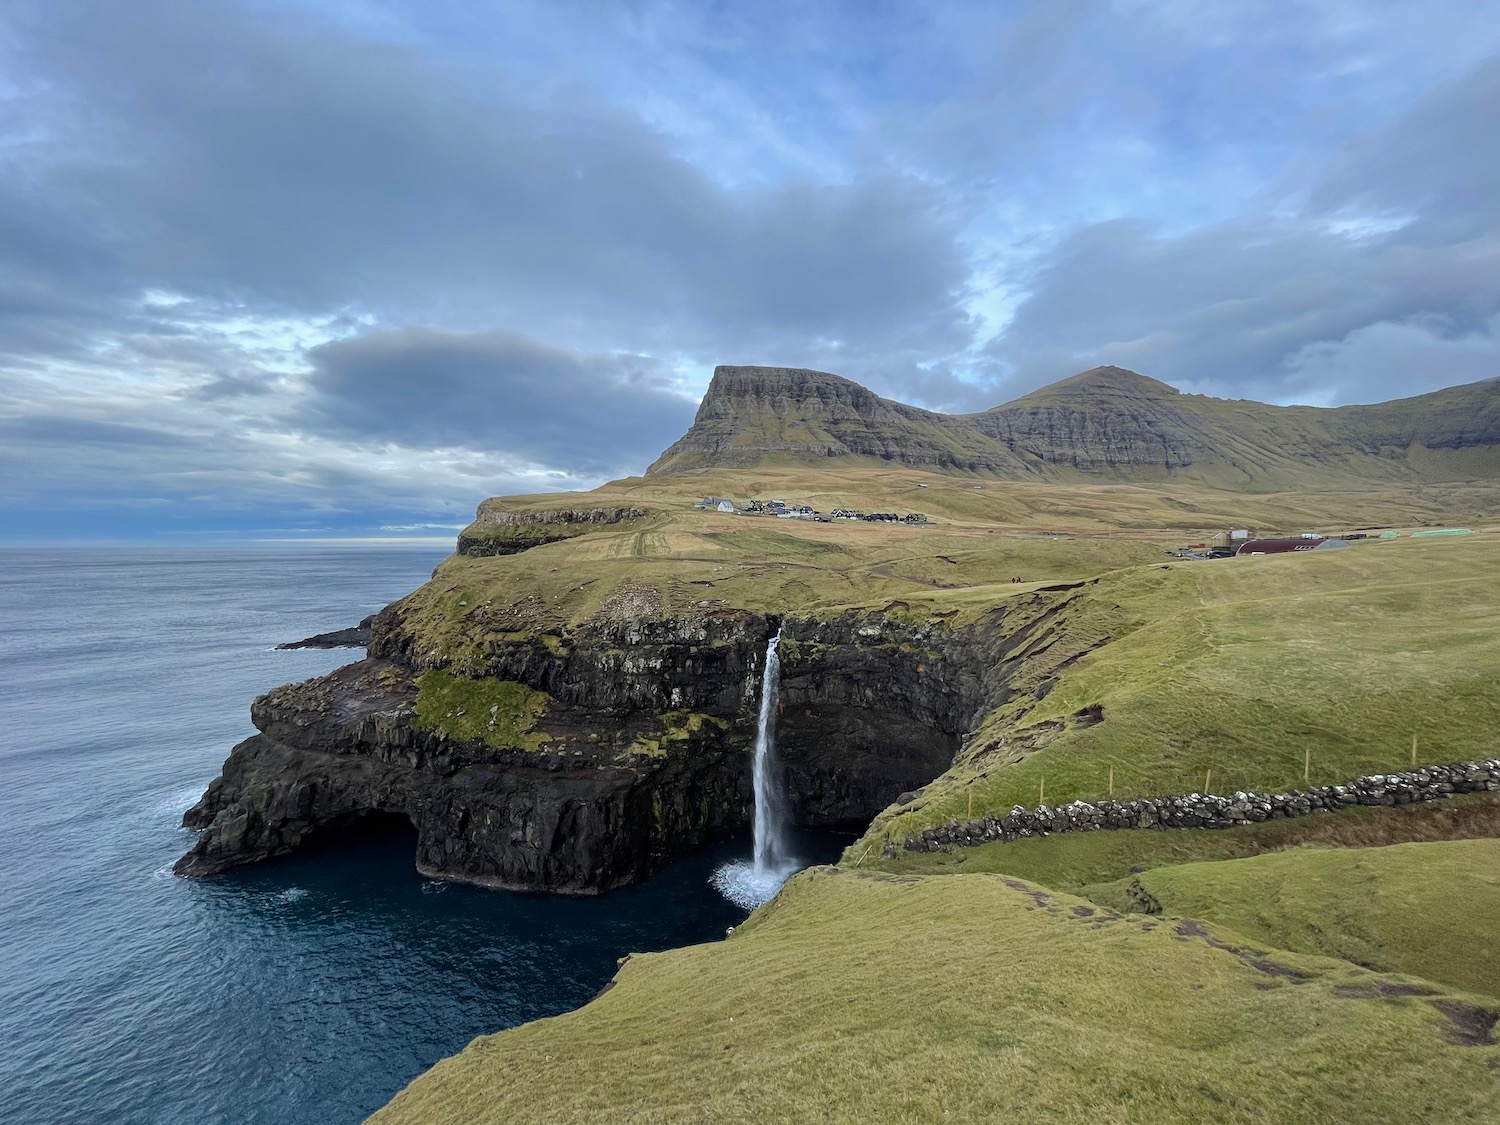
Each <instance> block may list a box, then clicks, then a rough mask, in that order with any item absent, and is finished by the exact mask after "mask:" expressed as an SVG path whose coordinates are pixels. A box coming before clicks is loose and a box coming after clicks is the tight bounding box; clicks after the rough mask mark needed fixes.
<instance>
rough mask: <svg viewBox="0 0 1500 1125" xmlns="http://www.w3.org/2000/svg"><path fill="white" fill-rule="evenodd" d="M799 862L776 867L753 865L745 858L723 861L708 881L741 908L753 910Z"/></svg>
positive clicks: (782, 881) (770, 894) (768, 896)
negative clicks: (724, 862) (730, 861)
mask: <svg viewBox="0 0 1500 1125" xmlns="http://www.w3.org/2000/svg"><path fill="white" fill-rule="evenodd" d="M799 866H800V865H799V864H798V863H797V862H796V861H795V860H792V861H790V862H788V863H785V864H783V865H782V866H780V867H757V866H755V864H754V863H751V862H749V861H748V860H743V859H738V860H735V861H734V862H732V863H726V864H724V865H723V866H722V867H720V868H719V869H718V870H717V871H715V872H714V873H713V875H712V876H711V877H710V878H709V880H708V881H709V883H710V884H712V885H713V888H714V889H715V890H716V891H718V892H719V893H720V894H721V895H723V896H724V897H725V898H727V899H728V900H729V901H730V902H732V903H734V904H735V905H736V906H738V907H742V908H743V909H745V910H754V909H755V908H756V907H757V906H759V905H760V904H761V903H763V902H769V901H770V899H771V896H772V895H774V894H775V893H776V892H777V891H779V890H781V885H782V884H783V883H785V882H786V881H787V880H788V879H790V878H791V877H792V876H793V875H795V874H796V873H797V869H798V867H799Z"/></svg>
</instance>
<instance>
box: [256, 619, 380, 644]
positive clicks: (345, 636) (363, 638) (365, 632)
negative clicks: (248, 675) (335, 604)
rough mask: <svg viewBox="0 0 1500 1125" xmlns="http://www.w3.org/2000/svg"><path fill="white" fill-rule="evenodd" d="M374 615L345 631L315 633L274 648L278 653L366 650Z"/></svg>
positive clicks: (335, 630)
mask: <svg viewBox="0 0 1500 1125" xmlns="http://www.w3.org/2000/svg"><path fill="white" fill-rule="evenodd" d="M374 621H375V615H374V614H373V613H372V614H370V615H369V616H368V617H366V618H364V619H363V620H362V621H361V622H360V623H359V624H358V625H351V626H349V628H347V629H334V630H333V631H332V632H328V633H315V634H313V635H312V636H311V637H303V638H302V639H301V640H300V641H287V642H286V643H285V644H279V645H277V646H276V648H277V649H278V651H284V650H288V649H298V648H367V647H369V644H370V626H371V625H372V624H374Z"/></svg>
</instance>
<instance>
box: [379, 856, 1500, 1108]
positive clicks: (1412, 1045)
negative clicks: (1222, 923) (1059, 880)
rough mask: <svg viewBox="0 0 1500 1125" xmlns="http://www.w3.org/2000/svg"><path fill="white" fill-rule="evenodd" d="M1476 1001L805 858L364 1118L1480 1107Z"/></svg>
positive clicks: (994, 889)
mask: <svg viewBox="0 0 1500 1125" xmlns="http://www.w3.org/2000/svg"><path fill="white" fill-rule="evenodd" d="M1493 1006H1494V1004H1493V1002H1492V1001H1489V1000H1486V999H1484V998H1483V997H1478V996H1474V995H1469V994H1464V993H1462V992H1455V991H1453V990H1451V989H1447V988H1443V987H1439V986H1434V985H1431V984H1428V983H1424V982H1420V981H1416V980H1412V979H1410V978H1398V977H1392V976H1388V975H1383V974H1377V973H1372V972H1368V971H1366V970H1363V969H1360V968H1357V967H1355V966H1353V965H1351V964H1349V963H1347V962H1341V961H1335V960H1330V959H1326V958H1320V957H1312V956H1306V955H1301V954H1294V953H1289V952H1282V951H1278V950H1275V949H1273V948H1271V947H1269V946H1267V945H1263V944H1258V943H1256V942H1254V941H1251V940H1248V939H1246V938H1245V937H1243V936H1241V935H1239V934H1236V933H1234V932H1233V931H1232V930H1228V929H1221V928H1219V927H1217V926H1213V925H1205V924H1203V923H1200V922H1194V921H1182V920H1176V919H1172V918H1167V917H1143V916H1139V915H1125V914H1120V913H1116V912H1114V911H1112V910H1108V909H1106V908H1102V907H1100V906H1098V905H1096V904H1094V903H1090V902H1088V901H1086V900H1084V899H1081V898H1076V897H1073V896H1069V895H1064V894H1058V893H1055V892H1050V891H1046V890H1044V889H1042V888H1040V887H1036V886H1034V885H1032V884H1027V883H1024V882H1022V881H1020V880H1017V879H1013V878H1008V877H1004V876H987V875H968V876H946V877H932V876H930V877H921V878H902V877H892V876H870V875H862V874H859V873H855V872H848V871H841V870H838V869H829V868H817V869H814V870H812V871H810V872H807V873H805V874H803V875H801V876H799V877H798V878H796V879H795V880H793V882H792V883H791V884H789V885H788V886H787V887H786V888H785V889H784V890H783V892H782V894H781V895H780V896H779V897H778V898H777V899H776V900H775V901H774V902H773V903H772V904H770V905H769V906H768V907H766V908H763V909H762V910H761V911H759V912H758V913H757V914H756V915H755V916H754V917H752V919H751V920H750V921H749V922H748V923H747V924H746V925H744V926H743V927H741V928H740V930H739V931H738V932H737V933H736V934H735V935H734V936H733V937H732V938H731V939H730V940H729V941H727V942H724V943H718V944H713V945H704V946H696V947H693V948H689V949H681V950H676V951H673V952H670V953H663V954H653V955H648V956H644V957H632V958H631V959H630V960H629V961H628V962H627V963H626V964H625V966H624V968H623V969H622V970H621V972H620V973H619V975H618V977H617V979H616V984H615V986H614V987H613V988H611V989H610V990H609V991H607V992H605V993H604V994H603V995H601V996H600V997H599V998H598V999H596V1000H595V1001H594V1002H593V1003H591V1004H589V1005H588V1006H586V1007H585V1008H582V1009H580V1010H579V1011H577V1012H573V1013H570V1014H568V1015H564V1016H560V1017H557V1018H556V1019H550V1020H541V1021H538V1022H536V1023H532V1024H528V1025H526V1026H524V1027H521V1028H517V1029H515V1030H513V1031H509V1032H505V1033H503V1034H501V1035H496V1036H487V1037H483V1038H480V1039H478V1040H476V1041H475V1042H474V1043H473V1044H472V1045H471V1046H470V1047H469V1048H468V1049H467V1050H465V1051H464V1052H463V1053H462V1054H460V1055H458V1056H455V1057H454V1058H451V1059H447V1060H445V1061H443V1062H441V1063H439V1064H438V1065H437V1066H436V1067H434V1068H433V1069H432V1070H431V1071H429V1072H428V1073H427V1074H425V1075H424V1076H422V1077H421V1078H419V1079H418V1080H417V1081H415V1082H414V1083H412V1085H411V1086H409V1087H408V1088H407V1089H406V1090H405V1091H403V1092H402V1093H401V1094H399V1095H398V1096H397V1097H396V1099H395V1100H394V1101H393V1102H392V1103H391V1104H390V1105H389V1106H388V1107H387V1108H386V1109H384V1110H382V1111H381V1112H380V1113H378V1114H376V1115H375V1116H374V1117H373V1118H372V1119H371V1120H372V1122H375V1123H376V1125H406V1123H412V1125H415V1123H417V1122H420V1123H422V1125H441V1123H445V1122H452V1123H460V1122H461V1123H464V1125H479V1123H483V1122H502V1121H528V1122H537V1123H543V1122H597V1121H617V1122H622V1123H627V1122H652V1123H662V1125H665V1123H678V1122H681V1123H684V1125H685V1123H688V1122H702V1121H765V1122H773V1121H774V1122H783V1121H786V1122H791V1121H799V1122H800V1121H827V1122H860V1123H864V1122H871V1121H880V1122H891V1123H900V1122H930V1121H945V1120H953V1121H1015V1122H1048V1123H1049V1125H1051V1123H1062V1125H1066V1123H1070V1122H1077V1123H1080V1125H1084V1123H1087V1125H1095V1123H1097V1122H1100V1121H1121V1122H1123V1121H1144V1120H1150V1121H1160V1122H1166V1123H1172V1122H1182V1123H1189V1122H1191V1123H1198V1122H1202V1121H1206V1120H1213V1121H1219V1122H1229V1123H1237V1122H1244V1123H1247V1125H1248V1123H1250V1122H1255V1123H1264V1122H1267V1121H1273V1122H1297V1123H1299V1125H1320V1123H1328V1125H1332V1123H1335V1122H1347V1121H1359V1122H1364V1123H1370V1125H1374V1123H1380V1122H1390V1123H1397V1122H1400V1123H1403V1125H1404V1123H1407V1122H1411V1121H1419V1120H1423V1121H1495V1120H1496V1119H1497V1111H1496V1109H1495V1107H1494V1104H1493V1094H1494V1089H1495V1077H1494V1075H1495V1067H1496V1065H1497V1064H1500V1047H1496V1046H1493V1045H1491V1046H1476V1045H1472V1043H1473V1041H1474V1040H1475V1039H1476V1035H1477V1029H1478V1028H1479V1027H1480V1025H1482V1024H1483V1023H1484V1021H1485V1020H1486V1018H1488V1017H1487V1015H1486V1013H1487V1012H1489V1011H1490V1009H1491V1008H1492V1007H1493ZM1478 1038H1480V1039H1482V1038H1483V1036H1482V1035H1480V1036H1478Z"/></svg>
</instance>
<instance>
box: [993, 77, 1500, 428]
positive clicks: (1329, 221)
mask: <svg viewBox="0 0 1500 1125" xmlns="http://www.w3.org/2000/svg"><path fill="white" fill-rule="evenodd" d="M1497 81H1500V61H1490V62H1486V63H1484V64H1481V65H1480V66H1479V67H1478V68H1476V69H1475V71H1474V72H1473V73H1471V74H1470V75H1468V76H1466V77H1465V78H1464V79H1463V80H1462V81H1460V82H1458V83H1456V84H1454V85H1453V86H1452V87H1450V88H1447V89H1443V90H1441V91H1438V92H1437V93H1435V94H1434V95H1433V96H1432V97H1431V98H1430V99H1428V100H1427V101H1424V102H1423V103H1421V104H1419V105H1418V106H1416V107H1414V109H1413V110H1412V112H1411V113H1410V114H1409V115H1408V116H1407V117H1406V118H1404V119H1403V120H1400V121H1398V122H1396V123H1395V124H1393V125H1392V126H1391V127H1390V128H1388V129H1386V130H1384V131H1382V132H1381V133H1380V134H1378V135H1376V136H1373V137H1370V138H1368V139H1366V140H1364V141H1362V142H1360V143H1359V144H1357V145H1354V146H1351V147H1350V148H1349V149H1348V150H1346V151H1343V152H1340V153H1336V154H1334V155H1333V157H1332V158H1331V159H1330V161H1329V162H1328V164H1327V166H1326V168H1325V172H1324V174H1323V178H1322V179H1321V180H1320V181H1319V182H1318V183H1317V184H1316V185H1314V187H1313V189H1312V190H1310V191H1309V192H1308V195H1307V198H1308V199H1309V203H1308V206H1307V207H1306V208H1305V209H1304V210H1303V211H1302V212H1301V213H1299V214H1295V215H1290V216H1272V215H1261V216H1249V217H1245V218H1241V219H1237V220H1235V221H1232V222H1226V223H1220V224H1216V225H1213V226H1209V227H1203V228H1199V229H1196V230H1192V231H1190V232H1187V233H1185V234H1175V235H1174V234H1168V233H1164V232H1162V231H1161V230H1160V229H1159V228H1157V227H1156V226H1154V225H1152V224H1148V223H1144V222H1139V221H1129V220H1118V221H1113V222H1107V223H1098V224H1094V225H1091V226H1088V227H1084V228H1081V229H1079V230H1077V231H1075V232H1074V233H1072V234H1071V235H1070V236H1069V237H1067V238H1065V239H1064V240H1062V242H1061V243H1060V244H1059V245H1058V246H1057V247H1056V248H1055V249H1054V250H1053V251H1052V252H1051V253H1050V254H1049V255H1047V256H1046V258H1045V259H1044V261H1043V263H1042V264H1041V265H1040V266H1039V267H1037V268H1035V270H1034V272H1033V273H1032V274H1031V276H1030V277H1029V278H1028V279H1027V284H1028V285H1029V288H1030V294H1029V296H1028V297H1027V299H1026V300H1025V301H1024V302H1023V303H1022V304H1021V305H1020V307H1019V308H1018V310H1017V312H1016V315H1015V317H1014V319H1013V320H1012V322H1011V323H1010V325H1008V327H1007V328H1006V330H1005V331H1004V333H1003V334H1001V335H1000V336H999V337H998V338H997V339H996V340H994V341H992V343H991V344H990V346H989V349H988V351H989V354H990V356H991V357H993V358H994V359H996V360H997V361H1000V362H1003V363H1004V364H1005V365H1007V366H1008V367H1009V369H1010V370H1011V371H1012V372H1013V374H1014V378H1015V382H1016V384H1017V385H1019V386H1022V387H1032V386H1036V385H1039V384H1040V383H1043V382H1046V381H1048V380H1050V379H1054V378H1056V377H1057V375H1058V373H1059V372H1061V371H1067V370H1076V369H1079V368H1082V367H1087V366H1090V365H1092V364H1094V363H1101V362H1110V363H1119V364H1122V365H1126V366H1131V367H1135V368H1137V369H1139V370H1142V371H1144V372H1147V373H1149V374H1152V375H1155V376H1157V377H1158V378H1162V379H1165V380H1167V381H1168V382H1172V383H1175V384H1178V385H1186V386H1190V387H1193V388H1195V389H1199V390H1205V391H1208V392H1210V393H1215V394H1222V395H1226V396H1233V397H1258V398H1266V399H1271V400H1274V401H1312V402H1349V401H1370V400H1372V399H1374V398H1379V397H1383V396H1388V395H1399V394H1406V393H1414V392H1415V391H1418V390H1425V389H1430V388H1431V387H1433V386H1441V385H1444V384H1446V383H1451V382H1456V381H1460V380H1459V379H1457V378H1454V377H1452V376H1453V375H1455V374H1458V373H1460V372H1461V373H1462V375H1463V377H1465V378H1480V377H1484V376H1485V375H1486V374H1500V341H1497V339H1496V336H1495V333H1494V327H1495V324H1496V320H1495V317H1496V314H1497V313H1500V207H1497V205H1496V203H1495V197H1494V195H1493V192H1492V191H1486V190H1483V189H1482V183H1483V182H1490V181H1485V180H1484V177H1485V175H1487V174H1488V173H1485V172H1484V169H1486V168H1489V167H1491V166H1493V165H1495V163H1496V161H1497V160H1500V139H1497V137H1496V135H1495V134H1494V132H1493V130H1492V129H1489V128H1488V127H1487V126H1486V125H1485V123H1486V122H1487V121H1488V120H1489V117H1490V116H1491V115H1492V114H1493V105H1494V97H1495V93H1496V91H1497V89H1500V86H1497ZM1439 123H1445V124H1443V126H1442V127H1441V128H1440V127H1439ZM1435 133H1436V134H1437V135H1436V137H1435V136H1434V134H1435ZM1382 168H1385V169H1389V170H1390V174H1389V175H1385V176H1382V175H1380V174H1378V173H1379V171H1380V169H1382ZM1476 170H1477V171H1476ZM1413 209H1415V216H1414V221H1409V222H1407V223H1406V224H1405V225H1402V226H1399V227H1398V228H1397V229H1387V228H1382V227H1381V226H1380V225H1378V222H1371V223H1366V224H1365V225H1364V227H1363V229H1361V220H1362V219H1363V218H1368V219H1370V220H1379V219H1380V218H1382V217H1386V216H1389V215H1391V214H1394V213H1398V212H1408V213H1409V212H1412V211H1413ZM1412 217H1413V216H1412V215H1411V214H1408V218H1412ZM1395 340H1399V341H1401V344H1402V346H1401V347H1399V348H1396V349H1395V350H1392V351H1388V352H1386V353H1384V354H1383V355H1382V356H1380V357H1378V358H1377V356H1376V352H1377V350H1378V344H1377V342H1379V341H1387V342H1390V341H1395ZM1356 357H1359V358H1358V359H1356Z"/></svg>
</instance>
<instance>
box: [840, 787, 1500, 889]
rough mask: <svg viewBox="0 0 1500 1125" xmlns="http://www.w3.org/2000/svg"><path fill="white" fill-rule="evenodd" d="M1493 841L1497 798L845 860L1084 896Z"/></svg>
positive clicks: (1498, 828)
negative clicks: (1307, 848) (1185, 878)
mask: <svg viewBox="0 0 1500 1125" xmlns="http://www.w3.org/2000/svg"><path fill="white" fill-rule="evenodd" d="M1488 837H1500V795H1497V794H1493V793H1485V794H1469V795H1466V796H1462V797H1455V798H1454V799H1453V800H1451V801H1443V802H1439V803H1433V804H1422V805H1406V806H1403V807H1401V808H1350V809H1344V810H1343V811H1341V812H1339V813H1338V814H1337V815H1323V816H1305V817H1299V818H1297V819H1295V820H1268V821H1266V822H1265V823H1263V824H1247V825H1245V826H1243V827H1240V828H1234V829H1229V830H1225V831H1172V832H1165V831H1156V830H1153V829H1137V830H1132V831H1127V832H1065V833H1061V834H1059V835H1052V836H1033V837H1031V838H1030V839H1026V840H1016V841H1015V842H1013V843H1009V844H1003V843H999V842H995V843H989V844H982V845H980V846H978V847H973V848H953V849H951V850H949V851H944V852H899V853H897V855H896V856H895V858H893V859H889V860H880V859H878V857H877V854H876V853H874V852H870V853H868V854H867V855H866V856H865V858H864V859H861V858H860V853H858V852H856V853H855V854H854V855H853V857H852V858H850V857H848V856H846V859H848V860H849V862H851V863H855V862H857V863H858V865H859V867H861V868H874V867H878V868H879V869H880V870H882V871H888V872H893V873H896V874H941V873H952V872H973V871H987V872H998V873H1002V874H1006V875H1015V876H1017V877H1018V878H1021V879H1029V880H1031V881H1032V882H1034V883H1041V884H1043V885H1044V886H1048V887H1053V888H1055V889H1057V890H1060V891H1069V892H1071V893H1074V894H1081V893H1083V891H1084V888H1086V887H1088V886H1089V885H1091V884H1100V883H1108V882H1110V881H1112V880H1118V879H1125V878H1127V877H1128V876H1129V875H1131V874H1132V873H1133V871H1135V870H1144V869H1147V868H1151V869H1156V868H1161V867H1169V866H1171V865H1173V864H1179V863H1200V862H1207V861H1211V860H1229V859H1243V858H1245V857H1247V856H1254V855H1261V854H1264V853H1266V852H1277V851H1281V850H1283V849H1286V848H1297V847H1302V846H1304V845H1314V846H1321V847H1338V848H1372V847H1380V846H1382V845H1386V844H1392V843H1405V842H1413V841H1438V840H1468V839H1484V838H1488ZM853 850H854V849H851V851H853Z"/></svg>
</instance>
